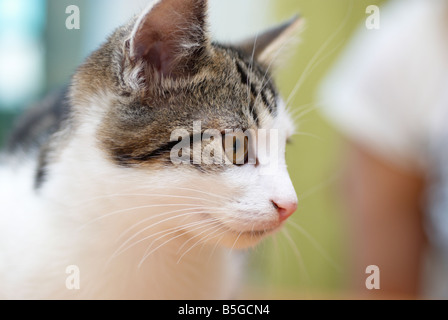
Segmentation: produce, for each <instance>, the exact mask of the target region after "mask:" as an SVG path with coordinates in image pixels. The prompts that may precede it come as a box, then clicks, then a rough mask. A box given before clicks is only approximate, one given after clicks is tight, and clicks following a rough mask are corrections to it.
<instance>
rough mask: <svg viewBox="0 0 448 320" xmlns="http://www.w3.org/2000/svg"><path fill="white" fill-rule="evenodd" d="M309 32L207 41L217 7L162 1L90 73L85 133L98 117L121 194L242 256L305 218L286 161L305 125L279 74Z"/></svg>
mask: <svg viewBox="0 0 448 320" xmlns="http://www.w3.org/2000/svg"><path fill="white" fill-rule="evenodd" d="M300 24H301V20H300V19H298V18H294V19H293V20H291V21H288V22H287V23H285V24H283V25H281V26H278V27H276V28H273V29H271V30H268V31H267V32H265V33H263V34H261V35H259V36H257V37H255V38H253V39H249V40H248V41H247V42H244V43H240V44H235V45H223V44H218V43H214V42H212V41H211V40H210V38H209V35H208V33H207V1H205V0H158V1H153V2H152V4H151V5H150V6H148V8H147V9H146V10H145V11H144V12H143V13H142V14H141V15H140V16H138V17H135V18H134V19H132V21H131V22H130V23H128V24H127V25H126V26H123V27H121V28H119V29H118V30H117V31H116V32H115V33H114V34H113V35H112V36H111V37H110V38H109V39H108V41H107V42H106V43H105V44H104V45H103V46H102V47H101V48H100V49H99V50H98V51H96V52H95V53H93V54H92V56H91V57H90V58H88V60H87V62H86V63H85V64H84V65H83V66H81V67H80V68H79V70H78V72H77V73H76V75H75V76H74V81H73V85H72V91H71V99H72V100H73V103H74V104H75V105H77V106H84V109H82V108H81V109H80V110H78V112H77V121H78V123H86V122H89V121H91V120H89V117H91V115H92V114H95V115H96V116H95V119H96V120H95V121H94V123H95V128H96V130H95V139H96V141H98V143H97V146H98V148H99V149H100V150H101V152H102V154H103V155H104V158H105V159H107V162H108V163H109V165H111V166H113V167H114V168H115V170H117V171H119V172H120V173H121V175H120V182H119V183H120V184H123V185H128V186H135V187H137V188H139V189H140V190H145V192H148V195H150V194H152V195H153V194H157V195H158V199H157V200H158V201H159V202H160V203H162V204H166V203H169V204H170V207H169V208H168V209H165V211H166V212H162V213H161V212H160V211H158V213H159V215H160V216H161V217H162V216H163V220H164V223H166V227H167V228H171V229H173V228H176V227H179V231H180V232H183V233H185V234H189V235H193V236H195V237H198V239H203V240H204V241H209V242H212V243H213V242H219V243H220V244H222V245H224V246H228V247H234V248H243V247H247V246H252V245H254V244H256V243H258V242H259V241H260V240H261V239H262V238H263V237H264V236H266V235H268V234H270V233H272V232H274V231H276V230H278V229H279V228H280V227H281V226H282V224H283V223H284V222H285V220H286V219H287V218H288V217H289V216H290V215H291V214H292V213H293V212H294V211H295V210H296V208H297V196H296V193H295V191H294V187H293V185H292V182H291V180H290V177H289V174H288V172H287V168H286V162H285V144H286V141H287V139H288V138H289V137H290V136H291V135H292V134H293V133H294V125H293V122H292V120H291V119H290V117H289V115H288V113H287V111H286V107H285V104H284V103H283V101H282V99H281V98H280V96H279V94H278V91H277V89H276V87H275V84H274V83H273V80H272V77H271V74H270V69H271V65H272V64H273V63H274V60H275V56H276V55H277V54H278V52H279V51H280V50H281V48H282V47H283V46H284V45H285V44H287V39H290V37H291V35H292V34H295V32H296V30H297V29H298V27H299V26H300ZM210 159H212V160H210ZM117 183H118V182H117ZM148 201H151V203H153V202H154V198H151V199H150V200H148ZM176 204H177V205H178V207H176V206H175V205H176ZM173 206H174V207H173ZM147 214H148V215H151V214H154V213H153V212H152V211H151V210H148V213H147ZM167 217H169V218H167Z"/></svg>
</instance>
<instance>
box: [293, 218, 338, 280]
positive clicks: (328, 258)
mask: <svg viewBox="0 0 448 320" xmlns="http://www.w3.org/2000/svg"><path fill="white" fill-rule="evenodd" d="M288 224H290V225H291V226H292V227H293V228H295V229H296V230H297V231H299V232H300V233H301V234H302V235H303V236H305V238H307V239H308V241H310V242H311V244H312V245H313V246H314V247H315V248H316V250H317V251H318V252H319V253H320V254H321V255H322V257H324V259H325V260H327V262H329V263H330V264H331V265H332V266H333V268H335V269H336V270H337V271H338V272H342V267H341V266H340V265H339V264H338V263H337V262H336V261H335V260H334V259H332V258H331V257H330V255H329V254H328V252H327V251H326V250H325V249H324V248H323V247H322V246H321V245H320V244H319V243H318V242H317V241H316V239H315V238H314V237H313V236H311V235H310V234H309V233H308V232H307V231H306V230H305V229H304V228H302V227H301V226H300V225H298V224H297V223H295V222H294V221H292V220H289V221H288Z"/></svg>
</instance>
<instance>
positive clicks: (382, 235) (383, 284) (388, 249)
mask: <svg viewBox="0 0 448 320" xmlns="http://www.w3.org/2000/svg"><path fill="white" fill-rule="evenodd" d="M346 160H347V161H346V169H345V170H346V172H345V174H344V177H345V178H344V181H345V188H344V190H345V192H344V194H345V201H346V203H347V206H348V207H347V209H348V212H349V217H348V218H349V225H350V230H351V236H352V237H351V246H352V249H353V250H354V251H353V255H352V258H353V264H352V266H353V269H352V270H351V275H350V276H352V279H353V284H354V286H355V289H356V294H359V295H360V297H361V298H417V297H418V295H419V285H420V279H421V267H422V253H423V249H424V245H425V235H424V232H423V224H422V212H421V205H422V192H423V188H424V179H423V178H422V175H421V174H419V173H418V172H406V171H405V170H402V169H401V168H399V167H396V166H394V165H393V164H390V163H388V162H386V161H383V160H382V159H381V158H380V157H377V156H375V155H373V154H371V153H369V152H368V151H366V150H364V149H363V148H362V147H360V146H358V145H356V144H352V143H350V144H349V146H348V153H347V159H346ZM369 265H376V266H378V267H379V269H380V290H367V288H366V285H365V281H366V278H367V277H368V276H369V275H368V274H366V273H365V272H366V268H367V266H369Z"/></svg>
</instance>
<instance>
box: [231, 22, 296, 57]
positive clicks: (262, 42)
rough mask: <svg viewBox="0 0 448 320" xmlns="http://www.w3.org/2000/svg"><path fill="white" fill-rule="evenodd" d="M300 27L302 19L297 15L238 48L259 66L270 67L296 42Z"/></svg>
mask: <svg viewBox="0 0 448 320" xmlns="http://www.w3.org/2000/svg"><path fill="white" fill-rule="evenodd" d="M302 26H303V19H302V18H301V17H300V16H298V15H297V16H295V17H293V18H292V19H290V20H288V21H287V22H285V23H283V24H281V25H279V26H276V27H273V28H271V29H269V30H267V31H265V32H264V33H262V34H261V35H258V36H256V37H254V38H252V39H249V40H246V41H244V42H243V43H240V44H239V45H238V47H239V48H240V49H241V50H242V51H243V52H245V53H246V54H248V55H250V56H253V57H254V59H255V60H257V61H258V62H260V63H261V64H264V65H270V64H271V63H272V62H273V61H274V60H275V58H276V57H277V56H278V55H279V54H280V53H282V51H284V49H285V48H287V47H288V46H289V45H291V44H294V42H297V40H298V38H297V36H298V35H299V33H300V32H299V31H301V29H302Z"/></svg>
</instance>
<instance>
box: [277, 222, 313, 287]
mask: <svg viewBox="0 0 448 320" xmlns="http://www.w3.org/2000/svg"><path fill="white" fill-rule="evenodd" d="M282 234H283V235H284V236H285V238H286V240H288V243H289V246H290V247H291V249H292V250H293V251H294V253H295V255H296V258H297V261H298V263H299V267H300V269H302V272H303V274H304V275H305V279H306V282H307V283H310V282H311V278H310V275H309V273H308V270H307V268H306V266H305V263H304V261H303V256H302V254H301V253H300V251H299V248H297V245H296V243H295V242H294V240H292V238H291V235H290V234H289V232H288V231H287V230H286V229H283V230H282Z"/></svg>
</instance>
